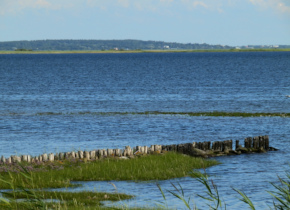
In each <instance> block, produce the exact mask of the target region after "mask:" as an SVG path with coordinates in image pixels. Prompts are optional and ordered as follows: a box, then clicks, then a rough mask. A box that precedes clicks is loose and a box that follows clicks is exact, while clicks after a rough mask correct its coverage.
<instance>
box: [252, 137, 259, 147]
mask: <svg viewBox="0 0 290 210" xmlns="http://www.w3.org/2000/svg"><path fill="white" fill-rule="evenodd" d="M253 148H254V149H258V148H259V136H255V137H254V139H253Z"/></svg>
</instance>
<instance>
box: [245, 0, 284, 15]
mask: <svg viewBox="0 0 290 210" xmlns="http://www.w3.org/2000/svg"><path fill="white" fill-rule="evenodd" d="M249 1H250V2H251V3H252V4H253V5H256V6H259V7H260V8H262V9H274V10H276V11H277V12H282V13H288V14H290V4H289V1H288V4H287V1H285V0H249Z"/></svg>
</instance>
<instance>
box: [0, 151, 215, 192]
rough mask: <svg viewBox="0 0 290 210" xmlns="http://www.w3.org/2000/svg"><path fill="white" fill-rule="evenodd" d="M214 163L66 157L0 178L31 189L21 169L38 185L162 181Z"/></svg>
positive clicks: (176, 157) (173, 157) (170, 156)
mask: <svg viewBox="0 0 290 210" xmlns="http://www.w3.org/2000/svg"><path fill="white" fill-rule="evenodd" d="M217 164H219V163H218V162H217V161H216V160H206V159H203V158H195V157H191V156H187V155H183V154H179V153H174V152H168V153H165V154H155V155H143V156H138V157H135V158H132V159H129V160H124V159H120V158H105V159H101V160H96V161H83V160H70V161H65V162H55V163H42V164H37V165H33V166H31V165H29V166H21V167H20V168H19V167H18V168H17V167H16V168H17V170H16V169H15V168H13V167H12V168H10V169H9V171H6V172H4V171H3V169H2V172H0V175H1V177H2V180H8V181H9V182H13V183H15V184H16V185H19V184H23V185H24V187H25V188H31V185H30V184H26V183H25V180H24V177H23V176H22V170H27V171H28V172H29V174H30V175H31V177H32V179H33V180H34V183H35V185H37V186H38V187H39V188H61V187H69V186H72V185H71V184H70V181H109V180H134V181H148V180H166V179H172V178H179V177H185V176H188V175H189V174H190V172H191V171H192V170H193V169H199V168H206V167H210V166H213V165H217ZM2 167H3V166H2ZM4 167H5V166H4ZM10 167H11V166H10ZM28 167H29V170H28V169H27V168H28ZM28 183H31V182H28ZM0 189H11V186H10V185H9V184H7V183H6V182H1V183H0Z"/></svg>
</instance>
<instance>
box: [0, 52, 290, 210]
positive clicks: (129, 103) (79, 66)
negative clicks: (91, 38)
mask: <svg viewBox="0 0 290 210" xmlns="http://www.w3.org/2000/svg"><path fill="white" fill-rule="evenodd" d="M289 81H290V53H289V52H247V53H246V52H245V53H170V54H166V53H148V54H61V55H0V155H4V156H5V157H8V156H10V155H13V154H31V155H39V154H42V153H44V152H47V153H50V152H54V153H56V152H65V151H71V150H92V149H102V148H123V147H124V146H126V145H130V146H131V147H133V146H137V145H141V146H143V145H147V146H150V145H151V144H178V143H187V142H193V141H216V140H229V139H232V140H236V139H239V140H241V141H242V140H243V139H244V138H245V137H248V136H257V135H269V137H270V144H271V146H274V147H277V148H279V149H280V150H279V151H277V152H269V153H267V154H255V155H241V156H232V157H220V158H217V159H218V160H219V161H220V162H222V164H221V165H218V166H214V167H211V168H209V169H207V173H209V174H210V175H213V176H212V178H213V180H214V181H215V183H216V184H217V185H218V188H219V190H220V192H221V195H222V197H223V198H224V200H225V202H226V203H227V204H228V207H229V209H241V208H242V207H240V205H242V204H241V202H239V201H238V199H237V198H236V197H235V196H236V195H237V193H235V192H233V190H232V189H231V187H236V188H238V189H240V190H243V191H245V193H246V194H247V195H248V196H249V197H250V198H251V199H253V201H254V202H255V203H256V205H257V207H258V209H265V208H267V206H266V204H267V202H268V204H270V205H271V203H270V202H271V201H272V200H271V199H270V196H269V195H268V194H267V193H266V192H265V190H273V187H271V185H270V184H269V182H271V181H276V180H277V178H276V175H277V174H279V175H283V173H284V170H285V168H287V167H288V161H289V154H290V151H289V142H290V141H289V137H290V129H289V128H290V118H283V117H254V118H242V117H235V118H233V117H193V116H186V115H163V114H160V115H134V114H126V115H124V114H122V113H123V112H143V111H160V112H165V111H172V112H208V111H229V112H278V113H280V112H282V113H285V112H290V98H287V97H286V95H290V86H289ZM80 112H81V113H80ZM84 112H87V114H84ZM104 112H119V114H107V115H106V114H102V113H104ZM56 114H57V115H56ZM169 164H170V163H169ZM170 181H173V182H174V183H177V182H179V183H180V184H181V186H182V188H183V189H184V191H185V193H186V196H189V195H192V194H194V193H201V192H202V191H204V190H205V189H204V187H203V186H200V185H199V184H198V183H197V182H196V180H193V179H191V178H183V179H176V180H170ZM170 181H161V182H160V184H161V186H162V188H163V189H164V190H167V189H169V190H173V188H172V186H171V185H170ZM113 183H114V184H115V185H116V186H117V189H118V191H120V192H125V193H130V194H133V195H137V196H136V198H135V199H133V200H131V201H129V205H138V206H143V205H149V206H151V205H154V204H155V203H156V202H157V203H159V202H161V201H162V199H163V198H162V196H161V193H160V192H159V191H158V188H157V186H156V183H155V182H152V183H147V182H146V183H144V182H140V183H139V182H138V183H135V182H116V181H113ZM86 188H88V189H91V190H93V189H101V190H109V191H114V188H113V187H112V185H110V184H108V183H107V182H87V183H85V184H84V187H83V188H79V190H82V189H86ZM74 190H78V189H74ZM167 196H169V199H168V200H169V201H168V202H169V203H168V205H169V206H171V207H176V208H181V209H182V207H181V203H180V202H179V201H178V199H174V198H173V197H172V196H171V197H170V194H169V193H167ZM195 200H196V202H197V204H198V206H200V205H203V204H202V202H201V201H200V200H199V199H197V198H196V197H195ZM125 204H126V205H127V204H128V203H126V202H125ZM203 208H204V207H203Z"/></svg>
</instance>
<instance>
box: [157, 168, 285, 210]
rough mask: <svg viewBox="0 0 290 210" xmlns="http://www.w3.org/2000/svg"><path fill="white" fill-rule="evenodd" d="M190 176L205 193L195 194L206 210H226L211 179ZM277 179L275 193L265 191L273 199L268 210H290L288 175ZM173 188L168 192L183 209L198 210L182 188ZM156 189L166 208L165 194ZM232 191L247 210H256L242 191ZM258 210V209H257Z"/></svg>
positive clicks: (197, 175)
mask: <svg viewBox="0 0 290 210" xmlns="http://www.w3.org/2000/svg"><path fill="white" fill-rule="evenodd" d="M192 176H193V177H194V178H196V179H197V181H198V182H200V183H201V184H202V185H203V186H204V187H205V193H206V195H201V194H199V193H197V194H196V196H197V197H199V198H201V199H202V200H203V201H204V204H205V205H206V206H207V207H208V209H214V210H218V209H220V210H222V209H225V210H226V209H228V208H227V204H226V203H225V202H224V201H223V198H222V197H221V195H220V194H219V191H218V187H217V185H216V184H215V183H214V181H213V180H212V179H209V177H208V175H207V174H206V173H205V174H201V173H200V172H193V173H192ZM278 179H279V181H280V184H273V183H271V185H272V186H274V188H275V189H276V190H277V191H275V192H273V191H267V193H269V194H271V195H272V197H273V208H272V207H270V206H268V207H269V209H275V210H284V209H285V210H286V209H290V173H289V172H286V178H284V179H283V178H280V177H279V176H278ZM172 185H173V187H174V188H175V191H168V192H169V193H171V194H172V195H173V196H175V197H176V198H178V199H180V200H181V201H182V203H183V204H184V208H183V209H188V210H191V209H192V210H198V209H199V208H198V206H197V204H196V203H194V199H192V202H190V200H191V198H190V197H189V198H188V197H185V195H184V192H183V189H182V187H181V186H180V185H179V184H178V185H174V184H172ZM158 188H159V190H160V192H161V194H162V196H163V198H164V200H165V202H164V203H165V205H164V207H165V208H166V207H167V200H166V197H165V194H164V192H163V190H162V189H161V187H160V186H159V185H158ZM233 191H235V192H236V193H237V195H239V196H240V197H239V200H240V201H241V202H243V203H245V204H246V205H247V206H248V207H249V209H251V210H256V206H255V204H254V203H253V202H252V201H251V199H250V198H249V197H248V196H247V195H246V194H245V193H244V192H242V191H240V190H238V189H236V188H233ZM259 209H260V208H259Z"/></svg>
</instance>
